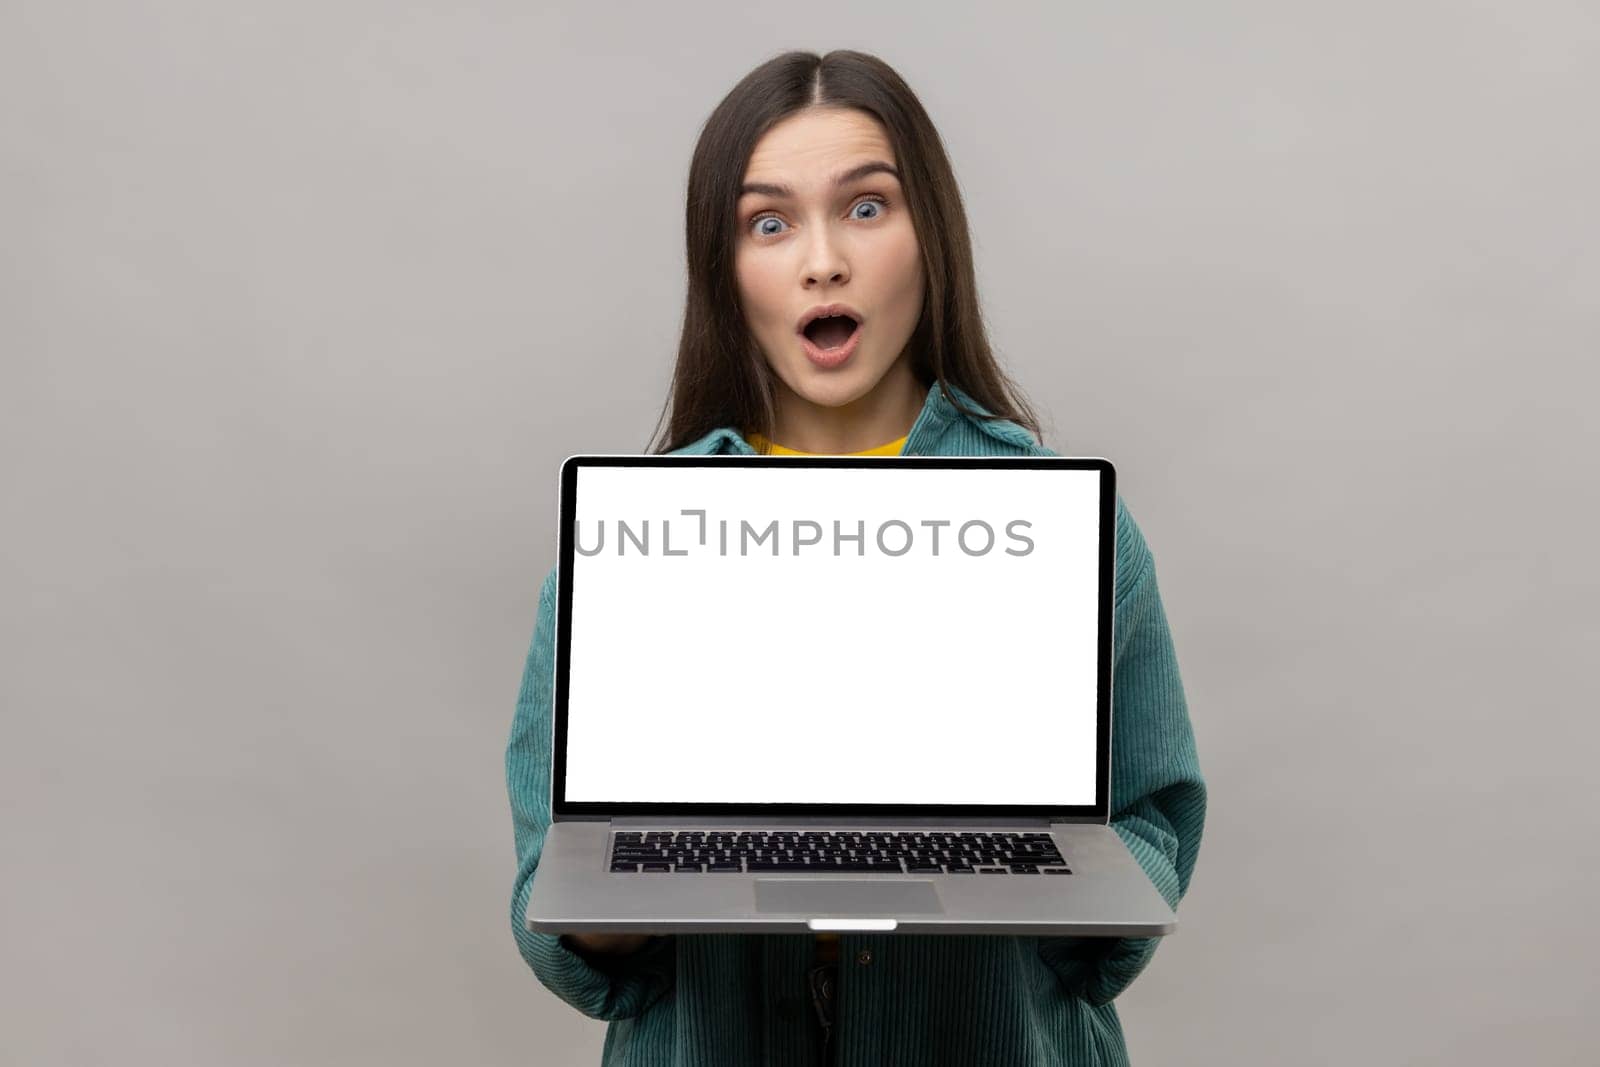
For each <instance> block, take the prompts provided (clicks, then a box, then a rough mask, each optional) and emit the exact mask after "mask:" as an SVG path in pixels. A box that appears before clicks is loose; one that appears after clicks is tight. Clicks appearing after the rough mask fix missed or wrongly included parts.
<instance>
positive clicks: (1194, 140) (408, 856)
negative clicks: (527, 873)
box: [0, 0, 1600, 1065]
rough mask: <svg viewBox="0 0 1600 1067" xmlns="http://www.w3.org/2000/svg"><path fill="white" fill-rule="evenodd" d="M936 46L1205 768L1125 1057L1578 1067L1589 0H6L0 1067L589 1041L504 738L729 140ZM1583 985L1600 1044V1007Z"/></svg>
mask: <svg viewBox="0 0 1600 1067" xmlns="http://www.w3.org/2000/svg"><path fill="white" fill-rule="evenodd" d="M789 47H805V48H815V49H821V50H826V49H828V48H833V47H856V48H862V49H865V50H868V51H872V52H875V53H877V54H879V55H880V56H882V57H883V58H884V59H885V60H887V61H888V62H890V63H891V64H893V65H894V66H896V67H897V69H899V70H900V71H901V72H902V73H903V74H904V76H905V77H906V78H907V80H908V81H909V82H910V83H911V84H912V86H913V87H914V88H915V89H916V90H917V91H918V93H919V94H920V95H921V97H922V99H923V101H924V102H925V104H926V105H927V107H928V109H929V111H930V112H931V114H932V115H933V117H934V120H935V122H936V123H937V124H938V126H939V128H940V130H941V131H942V134H943V136H944V137H945V139H946V142H947V144H948V147H949V150H950V153H951V155H952V158H953V160H954V162H955V166H956V169H957V173H958V176H959V179H960V181H961V183H962V187H963V190H964V194H965V196H966V199H967V204H968V206H969V209H970V213H971V221H972V226H973V231H974V235H975V239H976V242H977V256H978V268H979V275H980V285H981V290H982V293H983V296H984V300H985V304H986V311H987V315H988V319H989V323H990V325H991V327H992V330H993V336H994V339H995V342H996V344H997V347H998V350H999V352H1000V353H1001V355H1002V358H1003V360H1004V362H1005V365H1006V366H1007V368H1008V369H1009V370H1010V371H1011V372H1012V373H1013V374H1014V375H1015V376H1016V378H1017V379H1018V380H1019V381H1020V382H1021V384H1022V385H1023V387H1024V388H1025V389H1026V391H1027V393H1028V394H1029V396H1030V397H1031V398H1032V399H1033V400H1035V401H1036V402H1037V404H1038V406H1039V407H1040V408H1041V409H1042V410H1043V411H1044V412H1046V413H1047V414H1048V416H1049V418H1050V427H1049V428H1050V434H1049V436H1048V438H1047V443H1049V444H1050V445H1051V446H1052V447H1054V448H1056V449H1057V450H1060V451H1070V452H1077V453H1088V454H1102V455H1106V456H1109V457H1111V458H1112V459H1114V460H1115V461H1116V462H1117V463H1118V464H1119V466H1120V468H1121V471H1122V475H1123V489H1124V491H1125V495H1126V497H1127V499H1128V501H1129V503H1130V506H1131V507H1132V509H1133V511H1134V513H1135V515H1136V516H1137V517H1138V519H1139V520H1140V522H1141V524H1142V525H1143V528H1144V530H1145V533H1146V535H1147V537H1148V539H1149V541H1150V543H1151V545H1152V547H1153V548H1154V551H1155V553H1156V558H1157V561H1158V564H1159V569H1160V576H1161V582H1162V586H1163V589H1164V591H1165V594H1166V601H1167V605H1168V611H1169V614H1170V617H1171V620H1172V624H1173V627H1174V629H1175V632H1176V639H1177V645H1178V650H1179V658H1180V662H1181V664H1182V668H1183V672H1184V679H1185V682H1186V685H1187V687H1188V691H1189V696H1190V700H1191V705H1192V711H1193V716H1194V722H1195V726H1196V730H1197V732H1198V742H1199V748H1200V754H1201V760H1202V764H1203V767H1204V770H1205V772H1206V775H1207V778H1208V780H1209V782H1210V786H1211V812H1210V819H1209V824H1208V826H1207V829H1206V835H1205V844H1204V848H1203V849H1202V851H1201V856H1200V862H1199V866H1198V869H1197V872H1196V876H1195V880H1194V884H1193V887H1192V889H1191V891H1190V894H1189V896H1188V897H1187V899H1186V900H1185V902H1184V904H1183V907H1182V910H1181V916H1182V924H1181V926H1180V930H1179V932H1178V933H1177V934H1176V935H1175V936H1174V937H1172V938H1171V939H1170V940H1169V941H1168V942H1166V943H1165V944H1164V945H1163V946H1162V948H1161V950H1160V951H1159V952H1158V953H1157V955H1156V958H1155V960H1154V963H1153V964H1152V966H1151V969H1150V970H1148V971H1147V972H1146V973H1145V974H1144V975H1143V976H1142V977H1141V978H1140V979H1139V980H1138V981H1137V982H1136V983H1135V984H1134V986H1133V988H1132V989H1131V990H1130V991H1129V992H1128V993H1127V994H1126V995H1125V996H1124V997H1123V998H1122V999H1121V1000H1120V1001H1119V1002H1118V1003H1119V1006H1120V1008H1121V1011H1122V1014H1123V1018H1124V1021H1125V1024H1126V1027H1127V1031H1128V1042H1129V1045H1130V1049H1131V1051H1132V1054H1133V1057H1134V1059H1135V1061H1136V1062H1139V1063H1145V1064H1164V1063H1179V1062H1201V1063H1230V1064H1285V1063H1296V1064H1343V1063H1349V1062H1363V1063H1384V1064H1446V1063H1448V1064H1465V1063H1471V1064H1499V1063H1506V1062H1519V1063H1544V1064H1577V1063H1592V1062H1595V1057H1596V1055H1597V1053H1596V1047H1597V1041H1596V1039H1595V1037H1594V1029H1593V1021H1592V1017H1593V1008H1592V1001H1593V999H1594V997H1595V994H1596V992H1597V981H1596V978H1595V974H1596V964H1595V959H1594V956H1595V949H1596V948H1597V944H1596V936H1595V934H1594V932H1593V930H1592V928H1591V927H1592V922H1593V919H1594V913H1595V907H1594V903H1593V902H1594V900H1595V899H1596V898H1597V897H1600V877H1597V869H1600V863H1597V857H1596V852H1597V846H1596V832H1597V829H1600V827H1597V819H1596V816H1595V812H1594V805H1593V800H1592V792H1593V788H1594V782H1595V776H1594V774H1593V772H1592V768H1593V766H1594V762H1593V756H1592V753H1593V750H1594V748H1595V743H1596V741H1597V740H1600V728H1597V727H1596V724H1595V713H1596V707H1597V700H1596V695H1597V694H1596V687H1595V684H1594V675H1593V672H1592V668H1591V667H1589V666H1588V665H1587V664H1586V662H1585V661H1586V660H1592V659H1593V655H1594V652H1595V650H1596V647H1597V644H1600V642H1597V638H1600V625H1597V623H1596V621H1595V620H1596V614H1595V612H1594V607H1593V604H1594V597H1595V593H1596V591H1597V584H1600V583H1597V575H1596V566H1595V563H1594V556H1593V542H1594V540H1595V538H1596V535H1597V532H1600V531H1597V521H1596V519H1597V504H1596V493H1595V485H1594V463H1593V460H1594V456H1595V454H1596V452H1597V446H1600V441H1597V435H1596V432H1595V429H1594V417H1593V410H1592V407H1593V396H1594V391H1595V389H1596V386H1597V385H1600V375H1597V373H1596V370H1595V368H1594V358H1595V355H1596V352H1597V349H1600V344H1597V341H1600V301H1597V292H1600V250H1597V249H1600V243H1597V238H1600V232H1597V225H1596V201H1595V190H1596V189H1597V188H1600V144H1597V142H1600V137H1597V133H1596V129H1597V127H1596V124H1595V102H1596V101H1597V100H1600V16H1597V14H1596V9H1595V7H1594V5H1592V4H1586V3H1577V2H1574V3H1565V4H1563V3H1531V4H1530V3H1523V4H1517V5H1512V4H1503V5H1498V6H1495V5H1486V4H1470V3H1428V4H1423V3H1398V4H1397V3H1376V2H1362V3H1352V2H1348V0H1347V2H1340V3H1323V4H1318V5H1315V6H1309V7H1303V6H1300V5H1286V4H1279V3H1245V2H1228V3H1210V4H1204V5H1196V4H1188V3H1163V4H1148V5H1113V4H1087V3H1075V4H1070V5H1064V6H1056V5H1048V6H1046V5H1041V6H1038V7H1025V8H1022V7H1019V8H1010V7H1008V8H1004V9H1000V10H997V11H995V12H994V13H993V14H991V15H988V16H978V15H973V14H965V15H959V16H957V15H948V14H938V15H934V14H932V13H921V14H912V13H911V11H910V9H903V8H897V9H895V10H892V11H891V10H878V9H863V8H862V7H859V6H857V5H846V4H822V3H819V4H809V5H802V6H793V5H789V6H786V7H783V8H774V9H772V10H770V11H768V12H765V13H761V12H757V11H753V10H750V9H748V8H747V7H746V5H743V4H734V3H727V4H716V5H712V4H698V5H695V6H694V7H693V8H691V9H687V10H686V9H682V8H678V7H672V6H665V5H663V6H655V5H650V6H645V5H640V6H639V7H638V8H635V9H630V10H628V11H627V12H625V13H624V12H623V11H622V10H621V9H620V8H619V7H617V6H615V5H610V4H585V5H576V4H574V5H570V6H568V7H567V8H565V9H555V8H551V7H549V6H546V5H530V4H512V3H505V4H470V5H463V4H459V3H450V4H446V3H443V2H437V3H434V4H420V3H407V4H395V3H385V4H379V3H352V2H344V0H341V2H335V3H329V2H319V3H315V4H313V3H307V2H296V3H281V4H273V5H268V4H263V3H258V4H249V5H246V4H235V5H214V4H203V3H199V2H189V3H161V4H142V5H128V4H116V3H87V4H85V3H55V4H47V3H43V2H27V3H18V2H15V0H8V2H6V3H5V4H4V6H3V7H0V130H3V138H0V271H3V276H0V355H3V360H4V362H3V371H4V377H3V387H0V501H3V506H4V529H5V536H4V567H3V570H0V583H3V584H0V639H3V642H4V645H3V647H4V653H3V655H4V670H3V672H0V699H3V702H4V714H3V718H0V798H3V806H0V811H3V820H4V822H3V827H0V829H3V834H4V837H3V841H0V855H3V862H4V888H3V906H0V945H3V946H4V947H3V949H0V957H3V958H4V961H5V963H4V966H3V968H0V1060H3V1062H4V1063H6V1064H29V1065H32V1064H100V1063H117V1064H147V1063H148V1064H158V1063H225V1064H242V1065H253V1064H284V1063H295V1064H307V1065H321V1064H385V1065H406V1064H435V1063H444V1062H451V1063H456V1062H460V1063H475V1064H518V1063H532V1062H542V1063H568V1062H571V1063H586V1062H594V1061H595V1060H596V1059H597V1057H598V1050H599V1046H600V1042H601V1040H602V1037H603V1027H602V1025H601V1024H599V1023H595V1022H593V1021H590V1020H588V1019H585V1018H583V1017H582V1016H580V1015H578V1014H577V1013H576V1012H573V1011H572V1010H570V1009H569V1008H568V1007H567V1006H566V1005H565V1004H563V1003H561V1002H560V1001H558V1000H557V999H556V998H554V997H553V996H551V995H550V994H549V993H548V992H547V991H546V990H545V989H544V988H543V987H542V986H541V985H540V984H539V983H538V982H537V980H536V979H535V978H534V976H533V975H532V974H531V973H530V972H529V971H528V970H527V969H526V967H525V966H524V965H523V963H522V961H521V959H520V958H519V957H518V955H517V953H516V950H515V948H514V945H513V943H512V940H511V935H510V932H509V929H508V925H507V924H508V919H507V905H508V897H509V892H510V888H511V881H512V877H513V868H514V857H513V851H512V840H511V824H510V815H509V811H508V808H507V803H506V797H505V786H504V779H503V768H502V764H501V758H502V751H503V746H504V743H505V737H506V733H507V729H508V727H509V724H510V721H511V715H512V711H513V706H514V703H515V697H516V691H517V686H518V682H519V681H520V677H521V670H522V666H523V656H524V654H525V652H526V649H527V645H528V640H529V637H530V635H531V629H532V624H533V619H534V611H535V595H536V591H537V586H538V581H539V579H540V578H541V577H542V576H543V574H544V573H545V570H546V568H547V567H548V566H549V565H550V563H551V561H552V558H553V547H554V546H553V536H554V513H553V509H554V499H555V498H554V481H553V476H554V474H555V470H556V465H557V463H558V462H559V461H560V459H561V458H562V457H564V456H565V455H567V454H569V453H572V452H577V451H583V450H597V451H637V450H641V449H643V448H644V446H645V444H646V441H647V437H648V434H649V432H650V430H651V428H652V427H653V426H654V423H655V417H656V414H657V411H658V409H659V405H660V404H661V402H662V401H663V399H664V397H665V389H666V383H667V376H668V372H669V368H670V362H671V355H672V352H673V350H674V343H675V338H676V328H677V325H678V321H679V314H680V312H681V300H682V294H683V267H682V264H681V262H680V260H681V256H682V250H681V242H682V236H681V234H682V215H683V212H682V200H683V194H684V187H683V186H684V178H685V175H686V171H687V163H688V158H689V153H690V150H691V148H692V146H693V143H694V138H695V136H696V133H697V131H698V128H699V124H700V123H701V122H702V121H703V120H704V118H705V117H706V115H707V114H708V113H709V111H710V109H711V108H712V106H714V104H715V103H716V101H717V100H718V99H720V97H721V96H722V94H723V93H725V92H726V91H727V90H728V89H729V88H730V87H731V86H732V85H733V83H734V82H735V81H736V80H737V79H738V78H739V77H740V76H741V75H743V74H744V73H745V72H746V71H747V70H749V69H750V68H751V67H753V66H755V65H756V64H757V63H759V62H761V61H762V60H763V59H765V58H767V57H768V56H770V55H772V54H774V53H776V52H778V51H781V50H783V49H784V48H789ZM1586 1016H1587V1018H1586Z"/></svg>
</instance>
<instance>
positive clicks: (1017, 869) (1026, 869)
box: [1011, 863, 1039, 874]
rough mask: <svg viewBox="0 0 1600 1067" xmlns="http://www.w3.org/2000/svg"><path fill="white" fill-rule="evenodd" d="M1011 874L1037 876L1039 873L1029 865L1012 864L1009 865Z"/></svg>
mask: <svg viewBox="0 0 1600 1067" xmlns="http://www.w3.org/2000/svg"><path fill="white" fill-rule="evenodd" d="M1011 873H1012V874H1038V873H1039V868H1037V867H1035V866H1034V865H1033V864H1031V863H1013V864H1012V865H1011Z"/></svg>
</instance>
